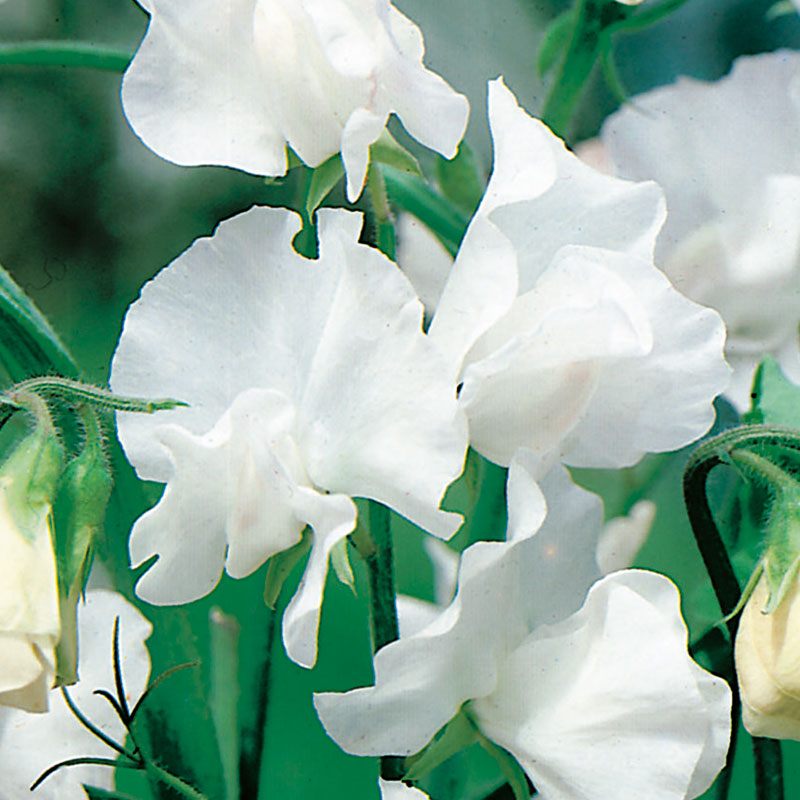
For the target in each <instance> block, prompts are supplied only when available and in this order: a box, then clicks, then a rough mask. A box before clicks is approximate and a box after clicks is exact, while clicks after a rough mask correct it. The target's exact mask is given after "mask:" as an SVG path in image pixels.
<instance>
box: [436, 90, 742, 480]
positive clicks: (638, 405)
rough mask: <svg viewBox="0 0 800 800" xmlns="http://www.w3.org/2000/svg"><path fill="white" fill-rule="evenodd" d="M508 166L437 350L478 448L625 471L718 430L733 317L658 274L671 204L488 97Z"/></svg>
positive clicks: (447, 298) (503, 164)
mask: <svg viewBox="0 0 800 800" xmlns="http://www.w3.org/2000/svg"><path fill="white" fill-rule="evenodd" d="M489 118H490V124H491V128H492V135H493V138H494V143H495V164H494V170H493V172H492V177H491V179H490V182H489V186H488V188H487V190H486V194H485V195H484V198H483V201H482V202H481V205H480V207H479V208H478V211H477V212H476V214H475V216H474V218H473V220H472V222H471V223H470V226H469V229H468V230H467V233H466V236H465V238H464V241H463V242H462V245H461V248H460V250H459V253H458V256H457V258H456V261H455V264H454V265H453V269H452V271H451V273H450V277H449V279H448V281H447V283H446V285H445V288H444V291H443V293H442V297H441V300H440V302H439V305H438V307H437V310H436V315H435V316H434V319H433V322H432V325H431V328H430V335H431V337H432V338H433V339H434V340H435V341H436V342H437V344H438V345H439V346H440V347H441V348H442V351H443V352H444V353H446V354H447V356H448V357H449V358H450V359H451V364H452V367H453V371H454V373H455V374H454V380H456V381H457V383H458V384H459V386H460V402H461V404H462V406H463V408H464V410H465V411H466V413H467V416H468V418H469V424H470V442H471V444H472V446H473V447H474V448H475V449H476V450H478V452H480V453H481V454H482V455H484V456H485V457H487V458H488V459H490V460H492V461H494V462H496V463H499V464H503V465H507V464H508V463H509V462H510V460H511V458H512V456H513V454H514V452H515V451H516V450H517V448H518V447H526V448H530V449H531V450H533V451H534V452H535V453H536V454H537V455H538V457H539V459H540V461H541V466H540V468H539V470H538V471H539V473H540V474H543V473H544V472H546V471H547V469H549V467H550V466H551V465H552V464H553V463H555V462H557V461H558V460H564V461H565V462H566V463H569V464H574V465H581V466H596V467H600V466H603V467H607V466H623V465H629V464H632V463H634V462H635V461H637V460H638V459H639V458H641V456H642V455H643V454H644V453H646V452H659V451H665V450H673V449H677V448H679V447H681V446H683V445H685V444H687V443H688V442H690V441H692V440H693V439H696V438H697V437H698V436H700V435H702V434H703V433H704V432H705V431H706V430H707V429H708V428H709V426H710V425H711V423H712V421H713V409H712V406H711V401H712V400H713V398H714V397H715V396H716V395H717V394H718V393H719V392H720V391H722V390H723V389H724V387H725V385H726V383H727V379H728V374H729V370H728V367H727V366H726V364H725V362H724V359H723V357H722V347H723V341H724V335H725V334H724V327H723V325H722V322H721V320H720V319H719V316H718V315H717V314H716V313H715V312H713V311H711V310H709V309H705V308H702V307H701V306H698V305H697V304H695V303H693V302H691V301H689V300H687V299H686V298H685V297H683V296H682V295H680V294H678V293H677V292H676V291H675V290H674V289H673V287H672V286H671V285H670V283H669V281H668V280H667V279H666V277H665V276H664V275H663V274H662V273H660V272H659V271H658V270H657V269H656V268H655V266H654V265H653V263H652V256H653V248H654V246H655V239H656V235H657V234H658V231H659V229H660V228H661V225H662V224H663V222H664V217H665V206H664V199H663V195H662V193H661V191H660V189H659V188H658V187H657V186H656V185H655V184H654V183H652V182H647V183H632V182H629V181H623V180H620V179H618V178H613V177H610V176H607V175H603V174H601V173H599V172H596V171H595V170H593V169H591V168H590V167H588V166H587V165H585V164H583V163H582V162H581V161H580V160H579V159H578V158H577V157H575V156H574V155H573V154H572V153H570V152H569V151H567V149H566V148H565V146H564V144H563V142H562V141H561V140H560V139H558V138H557V137H555V136H554V135H553V134H552V133H551V132H550V131H549V130H548V129H547V128H546V127H545V126H544V125H543V123H541V122H539V121H538V120H535V119H533V118H531V117H529V116H528V115H527V114H526V113H525V111H524V110H523V109H521V108H520V107H519V106H518V105H517V102H516V100H515V98H514V96H513V95H512V94H511V92H510V91H509V90H508V89H506V87H505V86H504V85H503V83H502V81H500V80H498V81H494V82H491V83H490V84H489Z"/></svg>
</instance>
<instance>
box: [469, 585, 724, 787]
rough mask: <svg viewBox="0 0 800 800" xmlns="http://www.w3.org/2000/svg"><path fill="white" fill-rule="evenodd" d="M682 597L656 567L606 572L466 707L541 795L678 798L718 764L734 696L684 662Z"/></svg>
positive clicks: (520, 649)
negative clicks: (575, 610) (581, 600)
mask: <svg viewBox="0 0 800 800" xmlns="http://www.w3.org/2000/svg"><path fill="white" fill-rule="evenodd" d="M679 604H680V599H679V596H678V592H677V590H676V589H675V587H674V586H673V585H672V584H671V583H670V582H669V581H668V580H667V579H666V578H663V577H661V576H659V575H655V574H653V573H647V572H635V571H628V572H619V573H615V574H614V575H612V576H609V577H607V578H604V579H603V580H601V581H599V582H598V583H597V584H595V585H594V586H593V587H592V590H591V591H590V592H589V595H588V597H587V599H586V603H585V604H584V606H583V607H582V608H581V610H580V611H579V612H578V613H576V614H574V615H572V616H571V617H569V618H568V619H565V620H563V621H562V622H560V623H558V624H557V625H553V626H542V627H540V628H538V629H536V630H534V631H533V632H532V633H531V634H530V635H529V636H528V638H527V639H525V641H524V642H522V644H521V645H520V646H519V647H518V648H517V649H516V650H515V651H514V652H513V653H512V654H511V656H510V658H509V659H508V660H507V661H506V662H505V664H504V666H503V669H502V671H501V673H500V676H499V680H498V685H497V689H496V690H495V691H494V692H493V693H492V694H491V695H489V696H487V697H484V698H481V699H478V700H476V701H474V702H473V703H472V706H471V707H472V711H473V713H474V715H475V717H476V718H477V720H478V722H479V725H480V727H481V730H482V731H483V732H484V733H485V734H486V735H487V736H489V738H490V739H492V740H493V741H495V742H497V743H498V744H500V745H501V746H502V747H505V748H506V749H507V750H509V751H510V752H511V753H512V754H513V755H514V756H515V757H516V758H517V760H518V761H519V762H520V763H521V764H522V766H523V767H524V768H525V770H526V771H527V772H528V774H529V775H530V777H531V779H532V780H533V782H534V784H535V786H536V788H537V790H538V792H539V794H540V795H541V796H542V797H543V798H546V800H590V799H591V798H596V797H608V798H611V800H637V799H638V798H641V800H646V799H647V798H659V800H670V799H671V800H682V799H683V798H687V797H696V796H697V794H699V793H702V791H704V790H705V788H707V786H708V784H709V783H710V781H711V780H713V777H714V775H716V773H717V772H718V771H719V770H720V769H721V768H722V766H723V765H724V761H725V751H726V749H727V739H728V735H729V726H730V716H729V715H730V692H729V691H726V688H725V684H724V682H723V681H722V680H721V679H719V678H715V677H713V676H711V675H710V674H709V673H707V672H705V671H703V670H700V669H699V667H697V666H696V665H695V664H694V662H692V660H691V659H690V657H689V655H688V652H687V649H686V628H685V626H684V625H683V622H682V621H681V618H680V609H679ZM701 682H702V684H703V685H704V686H705V687H706V691H705V692H702V691H701V689H700V684H701ZM712 685H713V687H714V688H711V687H712ZM709 700H710V701H711V704H712V706H713V708H712V709H711V713H709V705H708V701H709ZM722 742H724V743H725V746H724V747H719V746H718V745H719V743H722ZM701 758H702V760H703V765H702V769H699V770H698V762H699V761H700V760H701ZM693 775H697V778H696V779H695V781H694V783H693V785H692V791H693V792H695V791H696V794H695V793H689V789H690V784H692V776H693ZM701 775H702V777H701ZM707 779H708V780H707ZM703 784H705V785H703Z"/></svg>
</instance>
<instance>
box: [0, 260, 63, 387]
mask: <svg viewBox="0 0 800 800" xmlns="http://www.w3.org/2000/svg"><path fill="white" fill-rule="evenodd" d="M0 367H2V369H4V370H5V372H6V373H7V374H8V377H9V378H10V379H11V381H12V382H13V383H17V382H18V381H21V380H24V379H25V378H28V377H30V376H31V375H35V374H45V373H51V374H52V373H54V372H56V373H59V374H61V375H76V374H77V372H78V367H77V366H76V364H75V362H74V361H73V360H72V357H71V356H70V355H69V353H68V352H67V349H66V348H65V347H64V345H63V344H62V343H61V341H60V340H59V338H58V336H57V335H56V333H55V331H53V329H52V328H51V327H50V324H49V323H48V322H47V320H46V319H45V318H44V316H43V315H42V313H41V312H40V311H39V310H38V309H37V308H36V306H35V305H34V304H33V302H32V301H31V299H30V298H29V297H28V296H27V295H26V294H25V292H24V291H23V290H22V289H21V288H20V287H19V286H18V285H17V284H16V283H15V282H14V280H13V279H12V278H11V276H10V275H9V274H8V273H7V272H6V271H5V270H4V269H3V268H2V267H0Z"/></svg>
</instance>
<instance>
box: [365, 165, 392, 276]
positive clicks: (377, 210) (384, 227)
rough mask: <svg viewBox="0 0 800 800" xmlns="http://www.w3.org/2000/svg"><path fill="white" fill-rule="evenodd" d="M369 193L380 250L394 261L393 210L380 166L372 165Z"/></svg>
mask: <svg viewBox="0 0 800 800" xmlns="http://www.w3.org/2000/svg"><path fill="white" fill-rule="evenodd" d="M367 193H368V194H369V199H370V202H371V203H372V214H373V219H374V223H375V239H376V242H375V243H376V245H377V247H378V249H379V250H380V251H381V252H382V253H383V254H384V255H386V256H388V257H389V258H391V259H392V261H394V258H395V237H394V223H393V222H392V210H391V208H389V198H388V197H387V195H386V181H385V180H384V177H383V170H382V169H381V167H380V165H379V164H370V166H369V172H368V173H367Z"/></svg>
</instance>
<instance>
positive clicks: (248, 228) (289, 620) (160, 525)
mask: <svg viewBox="0 0 800 800" xmlns="http://www.w3.org/2000/svg"><path fill="white" fill-rule="evenodd" d="M361 222H362V220H361V216H360V215H359V214H353V213H350V212H345V211H334V210H323V211H322V212H320V215H319V238H320V257H319V259H315V260H309V259H305V258H303V257H301V256H299V255H298V254H297V253H296V252H295V251H294V250H293V249H292V246H291V241H292V238H293V237H294V235H295V234H296V233H297V231H298V229H299V227H300V220H299V218H298V217H297V216H296V215H295V214H293V213H292V212H289V211H286V210H284V209H269V208H254V209H251V210H250V211H248V212H246V213H244V214H240V215H239V216H237V217H234V218H233V219H231V220H228V221H227V222H224V223H222V224H221V225H220V227H219V229H218V230H217V232H216V234H215V235H214V237H212V238H210V239H204V240H199V241H198V242H196V243H195V244H194V245H193V246H192V247H191V248H190V249H189V250H187V251H186V253H184V254H183V255H182V256H181V257H179V258H178V259H177V260H176V261H175V262H174V263H173V264H172V265H170V266H169V267H167V268H166V269H165V270H163V271H162V272H161V273H160V274H159V275H158V276H157V277H156V278H155V279H154V280H153V281H152V282H151V283H150V284H148V285H146V286H145V287H144V289H143V290H142V296H141V299H140V300H139V301H138V302H137V303H135V304H134V305H133V306H132V307H131V309H130V310H129V312H128V315H127V317H126V321H125V326H124V329H123V333H122V336H121V338H120V342H119V346H118V348H117V352H116V354H115V356H114V361H113V365H112V374H111V385H112V387H113V388H114V390H115V391H117V392H120V393H125V394H135V395H140V396H155V395H157V396H171V397H174V398H176V399H180V400H183V401H184V402H187V403H189V406H188V407H187V408H180V409H176V410H174V411H170V412H166V413H163V412H162V413H158V414H155V415H153V416H152V417H144V416H136V415H130V414H128V415H126V414H120V415H119V419H118V421H119V435H120V441H121V442H122V444H123V446H124V448H125V452H126V454H127V456H128V458H129V460H130V461H131V463H132V464H133V465H134V466H135V468H136V470H137V472H138V474H139V475H140V477H142V478H145V479H149V480H156V481H160V482H162V483H166V484H167V487H166V489H165V492H164V495H163V497H162V499H161V502H160V503H159V504H158V505H156V506H155V507H154V508H153V509H151V510H150V511H148V512H147V513H146V514H144V515H143V516H142V517H141V518H140V519H139V520H137V522H136V524H135V525H134V528H133V532H132V534H131V539H130V551H131V559H132V562H133V563H134V564H140V563H142V562H144V561H145V560H147V559H149V558H150V557H151V556H153V555H158V556H159V558H158V561H156V563H155V564H154V565H153V566H152V567H151V569H150V570H149V571H148V572H146V573H145V575H144V576H143V578H142V579H141V581H140V583H139V585H138V587H137V592H138V593H139V595H140V596H141V597H142V598H143V599H146V600H148V601H150V602H155V603H159V604H171V603H181V602H187V601H189V600H193V599H196V598H198V597H201V596H202V595H204V594H207V593H208V592H209V591H211V590H212V589H213V588H214V586H215V585H216V583H217V581H218V580H219V577H220V575H221V573H222V570H223V569H225V570H226V571H227V573H228V574H229V575H231V576H233V577H236V578H238V577H243V576H245V575H248V574H250V573H251V572H253V570H255V569H257V568H258V567H259V566H260V565H261V564H262V563H263V562H264V561H265V560H266V559H268V558H269V557H270V556H272V555H274V554H275V553H277V552H279V551H282V550H285V549H287V548H289V547H291V546H292V545H294V544H295V543H297V542H298V541H299V539H300V536H301V534H302V530H303V528H304V527H305V526H306V525H309V526H311V528H312V529H313V531H314V536H313V545H312V551H311V555H310V558H309V561H308V565H307V568H306V573H305V576H304V579H303V581H302V583H301V586H300V589H299V590H298V593H297V595H296V596H295V598H294V600H293V601H292V602H291V603H290V605H289V607H288V609H287V612H286V615H285V617H284V637H285V642H286V645H287V649H288V651H289V654H290V656H291V657H292V658H293V659H295V660H296V661H298V663H302V664H304V665H306V666H310V665H311V664H313V663H314V658H315V656H316V643H315V642H316V628H317V624H318V620H319V607H320V603H321V600H322V590H323V587H324V583H325V576H326V573H327V566H328V554H329V552H330V549H331V548H332V547H333V546H334V545H335V544H336V542H337V541H339V540H340V539H341V538H342V537H344V536H345V535H347V534H348V533H349V532H350V531H351V530H352V529H353V527H354V525H355V506H354V504H353V502H352V500H351V499H350V498H351V497H352V496H359V497H366V498H370V499H374V500H377V501H379V502H382V503H384V504H386V505H388V506H390V507H391V508H393V509H394V510H396V511H397V512H398V513H400V514H403V515H404V516H406V517H408V518H409V519H410V520H412V521H413V522H415V523H416V524H418V525H420V526H421V527H423V528H424V529H426V530H428V531H429V532H431V533H433V534H435V535H437V536H440V537H443V538H446V537H448V536H450V535H451V534H452V533H453V532H454V531H455V530H456V528H457V527H458V525H459V524H460V517H459V516H458V515H457V514H452V513H448V512H445V511H442V510H440V509H439V503H440V502H441V499H442V496H443V494H444V491H445V489H446V488H447V485H448V484H449V483H450V482H451V481H452V480H453V479H454V478H456V477H457V476H458V475H459V474H460V472H461V469H462V466H463V458H464V451H465V449H466V426H465V422H464V419H463V417H462V414H461V412H460V411H459V409H458V406H457V401H456V398H455V394H454V391H453V386H452V382H451V381H450V380H449V378H448V375H447V370H446V366H445V364H444V361H443V359H442V358H441V356H440V354H439V353H438V350H437V349H436V348H435V346H434V345H433V344H432V343H431V342H430V341H429V340H428V339H427V337H426V336H425V335H424V334H423V333H422V328H421V326H422V307H421V305H420V303H419V301H418V300H417V299H416V296H415V294H414V292H413V289H412V288H411V286H410V284H409V283H408V281H407V279H406V278H405V277H404V276H403V274H402V273H401V272H400V270H399V269H398V268H397V267H396V266H395V265H394V264H392V263H391V262H390V261H389V260H388V259H386V258H385V257H384V256H383V255H382V254H381V253H379V252H378V251H377V250H374V249H372V248H370V247H366V246H364V245H361V244H359V243H358V235H359V232H360V228H361Z"/></svg>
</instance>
